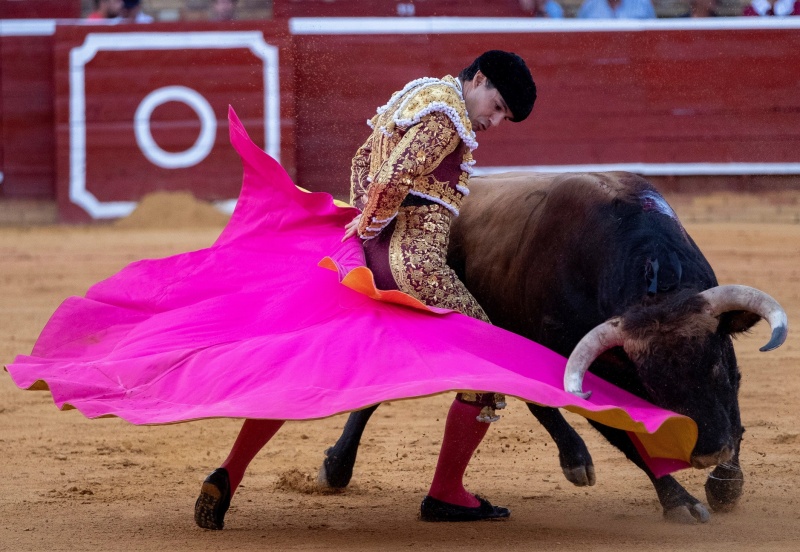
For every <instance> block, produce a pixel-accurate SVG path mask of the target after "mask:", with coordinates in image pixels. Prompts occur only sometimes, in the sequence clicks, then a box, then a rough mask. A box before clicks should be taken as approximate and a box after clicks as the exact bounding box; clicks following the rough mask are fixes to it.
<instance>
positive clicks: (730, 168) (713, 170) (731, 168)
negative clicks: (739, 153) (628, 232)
mask: <svg viewBox="0 0 800 552" xmlns="http://www.w3.org/2000/svg"><path fill="white" fill-rule="evenodd" d="M517 171H530V172H546V173H562V172H604V171H627V172H632V173H636V174H641V175H645V176H737V175H795V174H800V163H608V164H602V165H600V164H596V165H519V166H507V167H476V168H475V175H476V176H478V175H484V174H497V173H503V172H517Z"/></svg>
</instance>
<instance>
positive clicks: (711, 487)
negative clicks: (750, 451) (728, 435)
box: [706, 440, 744, 512]
mask: <svg viewBox="0 0 800 552" xmlns="http://www.w3.org/2000/svg"><path fill="white" fill-rule="evenodd" d="M740 446H741V440H739V442H738V443H737V444H736V451H735V452H734V455H733V458H731V459H730V460H729V461H728V462H725V463H724V464H720V465H718V466H717V467H715V468H714V470H713V471H712V472H711V474H710V475H709V476H708V479H706V499H707V500H708V505H709V506H711V508H712V509H713V510H714V511H715V512H730V511H731V510H733V509H734V507H735V506H736V504H737V503H738V502H739V498H740V497H741V496H742V489H743V487H744V473H742V468H741V467H740V466H739V447H740Z"/></svg>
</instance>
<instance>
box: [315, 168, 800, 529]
mask: <svg viewBox="0 0 800 552" xmlns="http://www.w3.org/2000/svg"><path fill="white" fill-rule="evenodd" d="M470 191H471V193H470V195H469V197H468V198H467V200H466V201H465V202H464V205H463V208H462V211H461V215H460V216H459V217H457V218H456V219H454V222H453V225H452V229H451V242H450V248H449V254H448V263H449V264H450V265H451V266H452V267H453V268H454V269H455V270H456V272H457V273H458V274H459V277H460V278H461V279H462V280H463V281H464V283H465V284H466V286H467V288H468V289H469V290H470V291H471V292H472V294H473V295H474V296H475V298H476V299H477V300H478V302H479V303H480V304H481V305H482V306H483V308H484V309H485V311H486V313H487V314H488V316H489V318H490V319H491V320H492V322H493V323H494V324H496V325H498V326H500V327H502V328H505V329H507V330H509V331H512V332H515V333H517V334H519V335H522V336H524V337H527V338H529V339H531V340H533V341H536V342H538V343H541V344H543V345H545V346H547V347H549V348H550V349H552V350H554V351H556V352H558V353H560V354H562V355H564V356H569V360H568V363H567V367H566V370H565V388H566V389H567V390H568V391H571V392H573V393H576V394H582V395H583V396H586V395H588V394H587V393H583V390H582V378H583V375H584V374H585V372H586V371H587V370H588V371H591V372H592V373H593V374H596V375H597V376H599V377H601V378H603V379H605V380H607V381H609V382H611V383H613V384H614V385H617V386H618V387H621V388H623V389H625V390H627V391H629V392H631V393H633V394H634V395H637V396H639V397H641V398H643V399H645V400H647V401H649V402H651V403H653V404H656V405H658V406H660V407H663V408H666V409H669V410H673V411H675V412H678V413H680V414H683V415H686V416H688V417H690V418H692V419H693V420H694V421H695V422H696V423H697V425H698V439H697V443H696V445H695V448H694V450H693V452H692V457H691V461H692V465H693V466H694V467H695V468H710V467H712V466H715V467H714V469H713V471H711V473H710V474H709V476H708V478H707V480H706V483H705V492H706V498H707V501H708V504H709V505H710V506H711V508H712V509H713V510H716V511H729V510H731V509H733V507H734V506H735V505H736V503H737V501H738V499H739V498H740V496H741V494H742V489H743V484H744V476H743V472H742V470H741V467H740V462H739V452H740V446H741V441H742V435H743V433H744V428H743V427H742V422H741V417H740V413H739V404H738V391H739V385H740V379H741V372H740V370H739V368H738V365H737V362H736V356H735V354H734V349H733V343H732V337H733V336H735V335H737V334H740V333H742V332H745V331H747V330H748V329H749V328H750V327H752V326H753V325H754V324H755V323H756V322H758V321H759V320H760V319H761V318H764V319H765V320H767V321H768V322H769V324H770V326H771V328H772V335H771V338H770V340H769V342H768V343H767V344H766V345H765V346H764V347H762V348H761V350H762V351H765V350H770V349H774V348H775V347H778V346H780V345H781V344H782V343H783V341H784V340H785V338H786V334H787V321H786V313H785V312H784V311H783V309H782V308H781V307H780V305H779V304H778V303H777V302H776V301H775V300H774V299H772V298H771V297H769V296H768V295H767V294H765V293H764V292H761V291H759V290H756V289H754V288H749V287H746V286H718V283H717V279H716V276H715V275H714V271H713V270H712V268H711V266H710V265H709V263H708V261H707V260H706V258H705V257H704V256H703V254H702V253H701V251H700V249H699V248H698V247H697V245H696V244H695V243H694V241H693V240H692V238H691V237H690V236H689V235H688V233H687V232H686V230H685V229H684V227H683V226H682V225H681V223H680V221H679V220H678V218H677V216H676V215H675V213H674V212H673V210H672V209H671V208H670V206H669V204H668V203H667V201H666V200H665V199H664V198H663V197H662V196H661V194H659V193H658V191H657V190H656V189H655V188H654V187H653V186H652V185H651V184H650V183H648V182H647V181H646V180H645V179H643V178H641V177H639V176H637V175H634V174H630V173H624V172H611V173H568V174H561V175H548V174H535V173H507V174H503V175H495V176H489V177H478V178H473V179H472V181H471V184H470ZM375 408H377V405H376V406H373V407H370V408H368V409H365V410H362V411H360V412H354V413H352V414H351V415H350V418H349V419H348V421H347V424H346V426H345V429H344V432H343V434H342V436H341V437H340V438H339V440H338V441H337V442H336V444H335V445H334V446H333V447H331V448H329V449H328V450H326V452H325V460H324V463H323V466H322V468H321V470H320V478H319V480H320V483H321V484H323V485H327V486H331V487H339V488H341V487H345V486H347V484H348V483H349V481H350V478H351V476H352V470H353V465H354V464H355V460H356V454H357V450H358V444H359V442H360V439H361V435H362V433H363V431H364V427H365V426H366V423H367V421H368V420H369V417H370V416H371V415H372V413H373V412H374V411H375ZM528 408H529V409H530V411H531V412H532V413H533V415H534V416H535V417H536V418H537V420H538V421H539V422H540V423H541V424H542V425H543V426H544V428H545V429H546V430H547V432H548V433H549V434H550V436H551V437H552V438H553V440H554V442H555V443H556V446H557V448H558V451H559V461H560V464H561V468H562V470H563V472H564V475H565V476H566V478H567V479H568V480H569V481H571V482H572V483H573V484H575V485H578V486H583V485H593V484H594V483H595V470H594V465H593V462H592V458H591V455H590V453H589V451H588V449H587V447H586V445H585V443H584V442H583V440H582V439H581V437H580V436H579V435H578V434H577V433H576V432H575V430H574V429H573V428H572V427H571V426H570V425H569V424H568V423H567V421H566V420H565V419H564V417H563V416H562V415H561V413H560V411H559V410H558V409H554V408H548V407H543V406H539V405H535V404H528ZM590 423H591V424H592V425H593V426H594V427H595V428H596V429H597V430H598V431H599V432H600V433H601V434H602V435H603V436H604V437H605V438H606V439H607V440H608V441H609V442H610V443H612V444H613V445H614V446H616V447H617V448H618V449H620V450H621V451H622V452H623V453H624V454H625V456H627V458H628V459H629V460H631V461H632V462H633V463H634V464H636V465H637V466H638V467H639V468H640V469H642V470H643V471H644V472H645V473H646V474H647V476H648V477H649V478H650V480H651V482H652V484H653V487H654V488H655V491H656V494H657V495H658V500H659V502H660V503H661V506H662V507H663V511H664V516H665V517H666V518H667V519H669V520H672V521H679V522H690V523H693V522H695V521H699V522H706V521H708V520H709V519H710V514H709V512H708V509H707V508H706V507H705V506H704V505H703V504H702V503H701V502H700V501H699V500H698V499H697V498H695V497H694V496H692V495H691V494H690V493H689V492H688V491H687V490H686V489H684V488H683V487H682V486H681V485H680V484H679V483H678V482H677V481H676V480H675V479H674V478H673V477H672V476H664V477H660V478H658V477H656V476H655V475H654V474H653V473H652V472H651V471H650V470H649V469H648V468H647V465H646V464H645V462H644V461H643V459H642V457H641V455H640V453H639V452H638V450H637V449H636V447H635V446H634V444H633V442H632V441H631V440H630V438H629V437H628V436H627V434H626V433H625V432H624V431H620V430H617V429H613V428H610V427H607V426H603V425H601V424H598V423H595V422H590Z"/></svg>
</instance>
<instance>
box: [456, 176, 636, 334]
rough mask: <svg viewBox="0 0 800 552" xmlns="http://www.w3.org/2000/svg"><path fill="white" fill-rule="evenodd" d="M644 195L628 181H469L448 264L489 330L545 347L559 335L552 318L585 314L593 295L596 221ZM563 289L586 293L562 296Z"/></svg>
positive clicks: (598, 252) (599, 239)
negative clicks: (476, 304) (486, 320)
mask: <svg viewBox="0 0 800 552" xmlns="http://www.w3.org/2000/svg"><path fill="white" fill-rule="evenodd" d="M646 188H650V185H649V184H648V183H647V182H646V181H645V180H643V179H642V178H641V177H638V176H636V175H632V174H629V173H565V174H550V173H504V174H498V175H491V176H484V177H476V178H473V179H471V181H470V194H469V196H468V197H467V198H466V199H465V201H464V204H463V206H462V209H461V214H460V216H459V217H457V218H456V219H455V221H454V223H453V228H452V232H451V247H450V258H449V260H450V263H451V265H452V266H453V267H454V268H455V269H456V271H457V272H458V273H459V276H460V277H461V278H463V280H464V282H465V283H466V285H467V287H468V288H469V289H470V291H471V292H472V293H473V294H474V295H475V297H476V299H477V300H478V302H479V303H480V304H481V305H482V306H483V307H484V309H485V310H486V312H487V314H488V315H489V318H490V319H491V320H492V321H493V322H494V323H495V324H497V325H500V326H502V327H504V328H506V329H509V330H511V331H514V332H516V333H520V334H522V335H525V336H526V337H529V338H531V339H535V340H537V341H540V342H543V343H546V342H547V341H548V339H547V336H548V335H558V336H564V335H565V328H563V327H561V322H560V320H559V318H560V315H555V314H554V313H563V314H564V318H566V317H568V316H569V313H572V312H575V311H577V310H580V309H586V308H587V305H586V304H584V303H586V302H587V300H588V298H589V297H591V296H592V295H593V293H591V291H589V290H591V289H592V288H593V287H594V286H596V285H597V284H596V282H595V281H592V280H596V279H597V277H598V270H597V269H596V267H593V266H590V264H592V259H593V258H595V257H598V258H599V257H603V255H604V254H603V250H602V248H603V247H606V246H607V244H606V243H605V242H607V241H608V239H607V236H606V237H603V236H601V235H600V233H599V228H597V224H598V217H599V216H601V215H599V213H602V212H603V210H604V208H610V206H611V204H612V203H613V202H614V201H615V200H617V199H621V200H623V201H625V200H627V199H630V198H631V197H633V196H635V194H637V193H640V192H641V190H642V189H646ZM567 282H569V285H571V286H583V287H584V288H585V289H586V290H587V291H586V293H580V292H577V293H571V292H565V291H564V290H563V288H564V286H565V284H566V283H567ZM576 331H582V329H577V330H576ZM567 333H569V332H567ZM546 344H548V345H550V346H552V347H554V348H556V349H558V348H561V347H558V345H559V344H558V343H546ZM564 347H566V345H564Z"/></svg>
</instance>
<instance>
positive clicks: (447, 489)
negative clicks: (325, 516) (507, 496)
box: [345, 50, 536, 521]
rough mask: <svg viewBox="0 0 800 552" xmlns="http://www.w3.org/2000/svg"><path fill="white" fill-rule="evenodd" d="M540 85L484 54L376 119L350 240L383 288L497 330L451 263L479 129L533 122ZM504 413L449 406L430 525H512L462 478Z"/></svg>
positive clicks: (478, 400) (489, 398) (422, 83)
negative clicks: (453, 233) (495, 521)
mask: <svg viewBox="0 0 800 552" xmlns="http://www.w3.org/2000/svg"><path fill="white" fill-rule="evenodd" d="M535 99H536V87H535V84H534V82H533V79H532V77H531V74H530V71H529V70H528V68H527V66H526V65H525V62H524V61H523V60H522V58H520V57H519V56H517V55H516V54H513V53H509V52H504V51H500V50H492V51H488V52H485V53H484V54H482V55H481V56H480V57H478V58H477V59H476V60H475V61H474V62H473V63H472V64H471V65H470V66H469V67H467V68H465V69H464V70H463V71H462V72H461V73H460V74H459V76H458V78H453V77H452V76H449V75H448V76H445V77H443V78H422V79H417V80H414V81H412V82H410V83H408V84H407V85H406V86H405V87H404V88H403V89H402V90H400V91H398V92H395V93H394V94H393V95H392V97H391V99H390V100H389V102H388V103H387V104H386V105H384V106H383V107H380V108H379V109H378V111H377V114H376V115H375V116H374V117H372V119H370V120H369V121H368V124H369V126H370V127H371V128H372V132H371V133H370V135H369V137H368V138H367V140H366V142H364V144H363V145H362V146H361V147H360V148H359V149H358V152H357V153H356V155H355V157H354V158H353V162H352V170H351V179H350V180H351V182H350V184H351V189H350V200H351V203H352V204H353V205H354V206H356V207H357V208H359V209H360V210H361V214H360V215H359V216H357V217H356V218H355V219H354V220H353V222H351V223H350V224H349V225H348V227H347V229H346V232H345V237H350V236H352V235H354V234H356V233H357V234H358V236H359V237H360V238H361V239H362V240H363V245H364V251H365V254H366V260H367V266H368V267H369V268H370V269H371V270H372V272H373V274H374V276H375V283H376V285H377V287H378V288H380V289H399V290H400V291H403V292H405V293H408V294H409V295H411V296H413V297H415V298H417V299H419V300H420V301H422V302H423V303H425V304H427V305H429V306H434V307H441V308H446V309H452V310H455V311H458V312H460V313H462V314H466V315H468V316H471V317H473V318H478V319H480V320H483V321H485V322H489V319H488V317H487V316H486V313H485V312H484V311H483V309H482V308H481V306H480V305H479V304H478V302H477V301H476V300H475V298H474V297H473V296H472V294H470V292H469V291H468V290H467V288H466V287H465V286H464V284H463V283H462V282H461V281H460V280H459V279H458V277H457V276H456V274H455V272H454V271H453V270H452V269H451V268H450V267H449V266H448V265H447V262H446V260H447V246H448V240H449V235H450V222H451V221H452V219H453V217H455V216H458V212H459V209H460V208H461V202H462V200H463V199H464V197H465V196H467V195H468V194H469V186H468V184H469V177H470V174H471V173H472V166H473V165H474V163H475V162H474V160H473V158H472V151H473V150H474V149H475V148H477V147H478V143H477V142H476V141H475V132H476V131H485V130H489V129H490V128H492V127H495V126H498V125H499V124H500V123H501V122H502V121H504V120H509V121H513V122H519V121H522V120H524V119H525V118H527V116H528V115H529V114H530V112H531V110H532V108H533V104H534V101H535ZM504 406H505V402H504V397H503V396H502V395H500V394H496V393H472V392H471V393H459V394H458V395H457V396H456V400H455V401H454V403H453V405H452V406H451V408H450V412H449V413H448V419H447V423H446V426H445V436H444V439H443V443H442V449H441V452H440V456H439V462H438V465H437V470H436V474H435V475H434V480H433V484H432V486H431V490H430V492H429V493H428V496H426V497H425V499H424V500H423V502H422V506H421V518H422V519H423V520H426V521H470V520H478V519H487V518H498V517H507V516H508V515H509V511H508V509H506V508H501V507H497V506H492V505H491V504H490V503H489V502H488V501H486V500H485V499H483V498H479V497H476V496H474V495H472V494H471V493H469V492H467V491H466V490H465V489H464V486H463V482H462V479H463V474H464V471H465V470H466V467H467V464H468V463H469V460H470V458H471V457H472V454H473V453H474V451H475V449H476V448H477V446H478V444H479V443H480V441H481V440H482V438H483V436H484V435H485V433H486V429H487V427H488V426H487V425H486V424H485V423H483V422H492V421H495V420H497V419H498V417H497V416H496V415H495V409H499V408H503V407H504Z"/></svg>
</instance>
